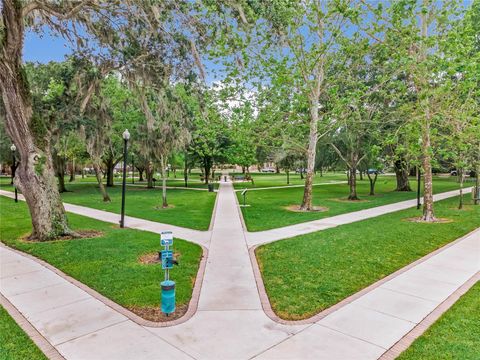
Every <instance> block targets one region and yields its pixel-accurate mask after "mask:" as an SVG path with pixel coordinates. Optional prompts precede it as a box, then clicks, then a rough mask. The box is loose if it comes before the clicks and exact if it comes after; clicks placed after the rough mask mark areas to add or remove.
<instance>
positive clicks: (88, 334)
mask: <svg viewBox="0 0 480 360" xmlns="http://www.w3.org/2000/svg"><path fill="white" fill-rule="evenodd" d="M240 216H241V214H240V212H239V208H238V206H237V204H236V201H235V194H234V191H233V187H232V185H231V183H223V184H221V186H220V190H219V193H218V199H217V206H216V216H215V220H214V224H213V229H212V232H211V243H210V249H209V255H208V259H207V265H206V271H205V276H204V279H203V284H202V288H201V294H200V299H199V306H198V311H197V313H196V314H195V315H194V316H193V317H192V318H191V319H190V320H188V321H186V322H185V323H183V324H180V325H177V326H174V327H167V328H150V327H146V326H140V325H138V324H137V323H135V322H133V321H132V320H130V319H129V318H127V317H125V316H124V315H122V314H120V313H118V312H117V311H115V310H113V309H112V308H110V307H108V306H106V305H105V304H103V303H102V302H101V301H100V300H98V299H96V298H95V297H93V296H92V295H90V294H88V293H87V292H85V291H84V290H82V289H80V288H78V287H77V286H75V285H73V284H72V283H70V282H68V281H66V280H65V279H63V278H62V277H60V276H58V275H57V274H55V273H54V272H53V271H51V270H49V269H47V268H46V267H44V266H42V265H40V264H38V263H37V262H35V261H34V260H32V259H30V258H28V257H26V256H23V255H21V254H19V253H16V252H14V251H12V250H10V249H8V248H6V247H3V246H0V265H1V269H0V270H1V271H0V280H1V281H0V292H1V293H2V295H3V296H4V297H5V298H6V300H8V301H9V302H10V303H11V304H13V306H15V308H16V309H18V310H19V311H20V313H22V314H23V316H25V317H26V318H27V319H28V321H29V322H30V323H31V324H32V325H33V326H34V327H35V328H36V329H37V330H38V332H39V333H40V334H41V335H42V336H43V337H45V339H47V341H48V342H50V343H51V344H52V345H53V346H54V347H55V348H56V349H57V350H58V351H59V353H61V354H62V356H64V357H65V358H67V359H85V360H95V359H115V360H118V359H166V358H171V359H184V358H195V359H250V358H258V359H299V358H301V359H338V360H348V359H377V358H379V357H380V356H381V355H382V354H383V353H384V352H385V351H386V350H387V349H389V348H390V347H391V346H393V345H394V344H395V343H396V342H397V341H399V340H400V339H401V338H402V337H403V336H404V335H405V334H407V333H408V332H409V331H410V330H411V329H412V328H413V327H414V326H416V324H418V323H419V322H420V321H421V320H422V319H424V318H425V317H426V316H427V315H428V314H429V313H430V312H431V311H432V310H433V309H435V308H436V307H437V306H438V305H439V304H441V303H442V302H443V301H444V300H445V299H446V298H447V297H448V296H449V295H450V294H452V293H453V292H454V291H456V290H457V289H458V288H459V287H460V286H461V285H462V284H464V283H465V282H466V281H467V280H468V279H470V278H472V277H473V276H477V277H478V272H479V270H480V229H478V230H476V231H475V232H472V233H470V234H469V235H468V236H466V237H464V238H462V239H461V240H460V241H458V242H456V243H454V244H453V245H451V246H448V247H446V248H445V249H444V250H442V251H440V252H438V253H437V254H435V255H434V256H431V257H429V258H428V259H426V260H425V261H423V262H420V263H419V264H418V265H416V266H413V267H411V268H409V269H408V270H406V271H404V272H403V273H401V274H399V275H398V276H395V277H393V278H392V279H391V280H389V281H386V282H384V283H382V284H381V285H380V286H378V287H376V288H374V289H373V290H371V291H369V292H367V293H365V294H364V295H362V296H360V297H359V298H358V299H356V300H355V301H353V302H351V303H350V304H348V305H345V306H343V307H341V308H340V309H338V310H337V311H335V312H333V313H331V314H330V315H328V316H326V317H324V318H323V319H321V320H319V321H317V322H315V323H313V324H302V325H282V324H279V323H277V322H274V321H272V320H271V319H270V318H268V317H267V316H266V315H265V313H264V312H263V310H262V307H261V299H260V296H259V293H258V291H257V288H256V283H255V279H254V275H253V267H252V264H251V263H250V259H249V256H248V245H247V242H246V238H245V233H244V231H243V229H242V225H241V218H240ZM169 228H172V227H171V226H170V227H169Z"/></svg>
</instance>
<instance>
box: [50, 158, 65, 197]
mask: <svg viewBox="0 0 480 360" xmlns="http://www.w3.org/2000/svg"><path fill="white" fill-rule="evenodd" d="M53 159H54V169H55V173H56V175H57V178H58V192H60V193H64V192H67V188H66V187H65V158H64V157H63V156H58V155H57V154H56V153H53Z"/></svg>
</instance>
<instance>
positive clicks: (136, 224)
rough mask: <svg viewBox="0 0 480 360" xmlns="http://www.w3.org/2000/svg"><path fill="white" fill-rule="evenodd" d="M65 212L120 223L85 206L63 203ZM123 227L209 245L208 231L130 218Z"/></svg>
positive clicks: (115, 216) (8, 194)
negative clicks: (168, 231) (168, 233)
mask: <svg viewBox="0 0 480 360" xmlns="http://www.w3.org/2000/svg"><path fill="white" fill-rule="evenodd" d="M0 195H2V196H6V197H9V198H13V197H14V194H13V192H11V191H5V190H0ZM18 199H19V200H22V201H24V200H25V198H24V197H23V195H21V194H18ZM63 206H64V207H65V210H66V211H68V212H71V213H74V214H78V215H83V216H86V217H89V218H93V219H97V220H101V221H105V222H109V223H112V224H119V222H120V214H115V213H112V212H108V211H103V210H97V209H93V208H90V207H86V206H80V205H74V204H69V203H63ZM125 226H127V227H129V228H132V229H137V230H145V231H151V232H154V233H157V234H160V233H161V232H162V231H165V230H170V231H173V233H174V234H175V237H178V238H180V239H185V240H188V241H191V242H193V243H196V244H199V245H202V246H204V247H206V248H208V246H209V244H210V237H211V232H210V231H200V230H193V229H189V228H184V227H180V226H175V225H170V224H163V223H159V222H155V221H150V220H145V219H139V218H135V217H132V216H125Z"/></svg>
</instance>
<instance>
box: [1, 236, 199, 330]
mask: <svg viewBox="0 0 480 360" xmlns="http://www.w3.org/2000/svg"><path fill="white" fill-rule="evenodd" d="M0 246H1V247H5V248H7V249H9V250H11V251H13V252H15V253H17V254H19V255H21V256H24V257H26V258H28V259H31V260H33V261H35V262H37V263H39V264H40V265H42V266H44V267H46V268H47V269H49V270H51V271H53V272H54V273H55V274H57V275H59V276H60V277H62V278H63V279H65V280H67V281H68V282H69V283H71V284H73V285H75V286H76V287H78V288H80V289H82V290H83V291H85V292H86V293H88V294H89V295H91V296H92V297H93V298H95V299H97V300H99V301H101V302H102V303H104V304H105V305H107V306H108V307H110V308H112V309H113V310H115V311H117V312H119V313H120V314H122V315H124V316H126V317H127V318H128V319H130V320H132V321H133V322H135V323H137V324H138V325H142V326H148V327H154V328H155V327H169V326H175V325H179V324H182V323H184V322H186V321H187V320H189V319H190V318H191V317H192V316H193V315H195V313H196V312H197V308H198V300H199V298H200V292H201V288H202V282H203V277H204V274H205V266H206V263H207V258H208V250H207V249H206V248H205V247H203V246H202V250H203V253H202V258H201V259H200V263H199V266H198V271H197V277H196V278H195V284H194V286H193V290H192V297H191V299H190V301H189V303H188V309H187V311H186V312H185V314H184V315H183V316H182V317H180V318H178V319H175V320H171V321H164V322H156V321H150V320H146V319H144V318H142V317H140V316H139V315H137V314H135V313H134V312H132V311H130V310H128V309H126V308H124V307H123V306H122V305H120V304H117V303H116V302H115V301H113V300H111V299H109V298H108V297H106V296H104V295H102V294H100V293H99V292H98V291H96V290H94V289H92V288H91V287H89V286H87V285H85V284H84V283H82V282H80V281H78V280H77V279H75V278H73V277H71V276H70V275H67V274H65V273H64V272H63V271H61V270H59V269H57V268H56V267H55V266H53V265H51V264H49V263H48V262H46V261H44V260H42V259H40V258H37V257H35V256H33V255H30V254H27V253H25V252H23V251H20V250H17V249H14V248H12V247H10V246H7V245H5V244H4V243H2V242H0ZM0 296H1V294H0ZM7 301H8V300H7Z"/></svg>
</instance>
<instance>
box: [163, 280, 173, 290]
mask: <svg viewBox="0 0 480 360" xmlns="http://www.w3.org/2000/svg"><path fill="white" fill-rule="evenodd" d="M160 285H161V286H162V289H164V290H171V289H173V288H174V287H175V281H172V280H165V281H162V282H161V283H160Z"/></svg>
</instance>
